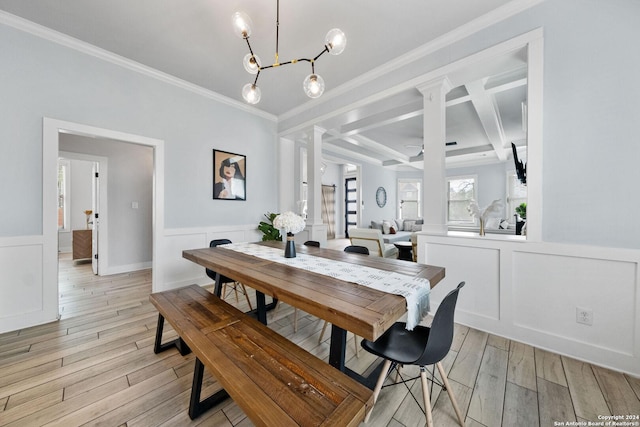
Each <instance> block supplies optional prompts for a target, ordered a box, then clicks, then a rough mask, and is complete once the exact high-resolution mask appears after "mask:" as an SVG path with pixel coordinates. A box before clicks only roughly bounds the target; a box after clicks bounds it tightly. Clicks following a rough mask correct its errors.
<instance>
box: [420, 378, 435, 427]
mask: <svg viewBox="0 0 640 427" xmlns="http://www.w3.org/2000/svg"><path fill="white" fill-rule="evenodd" d="M420 382H421V383H422V396H423V398H424V410H425V413H426V415H427V427H433V416H432V414H431V399H430V398H429V384H428V382H427V370H426V369H425V367H424V366H420Z"/></svg>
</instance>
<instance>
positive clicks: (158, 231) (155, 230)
mask: <svg viewBox="0 0 640 427" xmlns="http://www.w3.org/2000/svg"><path fill="white" fill-rule="evenodd" d="M61 134H71V135H79V136H85V137H89V138H90V139H91V138H96V140H99V138H107V139H113V140H118V141H122V142H125V143H132V144H138V145H143V146H148V147H151V148H152V149H153V176H152V183H153V185H152V188H153V189H152V203H151V204H152V210H153V212H152V224H151V227H152V231H151V236H152V261H151V266H152V290H153V291H159V290H162V285H163V284H162V280H161V277H162V275H161V274H160V271H159V266H160V265H162V259H161V251H160V248H161V247H162V241H163V236H162V233H163V231H164V141H162V140H158V139H153V138H147V137H143V136H139V135H134V134H126V133H122V132H118V131H114V130H109V129H103V128H97V127H93V126H88V125H83V124H79V123H72V122H65V121H60V120H55V119H49V118H44V120H43V195H44V196H43V237H44V238H43V241H44V243H43V258H44V259H43V261H44V262H43V270H44V271H43V277H44V280H43V311H44V312H45V313H48V314H47V316H48V317H51V318H53V317H58V318H59V301H58V226H57V215H56V212H57V206H58V196H57V169H58V168H57V164H58V154H59V143H60V135H61ZM103 193H104V191H103ZM104 225H105V224H104V223H103V224H102V230H103V234H104V231H105V230H104ZM102 240H104V239H102ZM101 246H102V245H101V243H100V241H99V242H98V250H99V251H102V249H101Z"/></svg>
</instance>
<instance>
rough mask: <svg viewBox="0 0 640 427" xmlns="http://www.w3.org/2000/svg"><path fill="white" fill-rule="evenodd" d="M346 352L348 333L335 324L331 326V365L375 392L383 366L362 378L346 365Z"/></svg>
mask: <svg viewBox="0 0 640 427" xmlns="http://www.w3.org/2000/svg"><path fill="white" fill-rule="evenodd" d="M346 350H347V331H346V330H344V329H342V328H340V327H338V326H336V325H334V324H331V340H330V348H329V364H330V365H331V366H333V367H334V368H336V369H339V370H340V371H342V372H344V373H345V374H347V375H348V376H350V377H351V378H353V379H354V380H356V381H358V382H359V383H360V384H363V385H364V386H365V387H368V388H370V389H371V390H373V388H374V387H375V385H376V380H377V379H378V376H379V374H380V369H381V366H382V364H379V365H378V366H377V367H375V368H374V369H373V370H372V371H371V372H369V374H368V376H366V377H365V376H362V375H360V374H359V373H357V372H355V371H353V370H351V369H349V368H347V367H346V366H345V365H344V362H345V353H346Z"/></svg>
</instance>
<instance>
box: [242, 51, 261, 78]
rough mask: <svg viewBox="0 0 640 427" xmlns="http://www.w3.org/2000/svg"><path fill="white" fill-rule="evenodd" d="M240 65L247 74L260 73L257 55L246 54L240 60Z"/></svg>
mask: <svg viewBox="0 0 640 427" xmlns="http://www.w3.org/2000/svg"><path fill="white" fill-rule="evenodd" d="M242 65H244V69H245V70H247V72H248V73H249V74H257V73H258V71H260V58H259V57H258V55H251V54H250V53H247V54H246V55H245V56H244V59H243V60H242Z"/></svg>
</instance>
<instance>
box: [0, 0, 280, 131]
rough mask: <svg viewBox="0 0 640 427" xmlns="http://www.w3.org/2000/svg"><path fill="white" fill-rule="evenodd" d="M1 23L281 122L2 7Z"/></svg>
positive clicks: (268, 114) (273, 116) (265, 113)
mask: <svg viewBox="0 0 640 427" xmlns="http://www.w3.org/2000/svg"><path fill="white" fill-rule="evenodd" d="M0 24H5V25H8V26H10V27H13V28H15V29H17V30H20V31H24V32H25V33H29V34H31V35H34V36H36V37H40V38H42V39H44V40H48V41H50V42H53V43H57V44H59V45H61V46H65V47H68V48H70V49H73V50H76V51H78V52H82V53H84V54H87V55H90V56H93V57H95V58H98V59H101V60H103V61H106V62H109V63H111V64H114V65H117V66H120V67H122V68H125V69H128V70H131V71H135V72H136V73H140V74H142V75H145V76H147V77H151V78H153V79H156V80H159V81H161V82H164V83H168V84H170V85H173V86H176V87H179V88H181V89H185V90H187V91H189V92H193V93H195V94H198V95H201V96H203V97H205V98H209V99H213V100H214V101H218V102H220V103H223V104H225V105H228V106H230V107H233V108H237V109H239V110H243V111H246V112H247V113H251V114H254V115H256V116H259V117H262V118H265V119H268V120H272V121H274V122H275V121H277V117H276V116H275V115H273V114H270V113H267V112H265V111H262V110H259V109H257V108H255V107H251V106H250V105H248V104H245V103H243V102H240V101H236V100H235V99H232V98H229V97H227V96H224V95H221V94H219V93H217V92H214V91H212V90H209V89H205V88H203V87H201V86H198V85H195V84H193V83H190V82H188V81H185V80H182V79H179V78H177V77H174V76H172V75H170V74H167V73H163V72H162V71H158V70H156V69H155V68H151V67H148V66H146V65H143V64H140V63H139V62H136V61H132V60H131V59H128V58H125V57H123V56H120V55H116V54H115V53H113V52H109V51H108V50H105V49H102V48H99V47H97V46H94V45H92V44H89V43H86V42H83V41H82V40H78V39H76V38H74V37H71V36H68V35H66V34H63V33H60V32H58V31H55V30H52V29H51V28H47V27H44V26H42V25H39V24H36V23H35V22H32V21H29V20H27V19H24V18H21V17H19V16H16V15H12V14H10V13H8V12H5V11H2V10H0Z"/></svg>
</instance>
